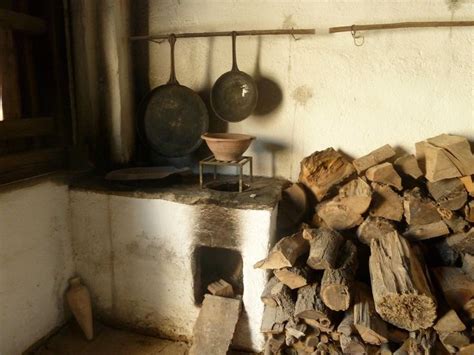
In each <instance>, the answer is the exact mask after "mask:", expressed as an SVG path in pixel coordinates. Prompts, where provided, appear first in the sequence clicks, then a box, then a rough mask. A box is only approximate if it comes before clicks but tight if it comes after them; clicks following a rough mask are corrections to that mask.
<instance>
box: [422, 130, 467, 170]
mask: <svg viewBox="0 0 474 355" xmlns="http://www.w3.org/2000/svg"><path fill="white" fill-rule="evenodd" d="M427 142H428V143H429V144H432V145H433V146H435V147H438V148H442V149H443V150H444V151H445V152H446V154H447V156H448V158H449V159H450V161H451V162H452V163H453V164H454V165H455V166H456V168H457V169H458V171H459V172H460V173H461V174H462V176H466V175H472V174H474V155H473V154H472V152H471V146H470V144H469V141H468V140H467V139H466V138H465V137H461V136H456V135H452V134H440V135H439V136H436V137H433V138H429V139H427Z"/></svg>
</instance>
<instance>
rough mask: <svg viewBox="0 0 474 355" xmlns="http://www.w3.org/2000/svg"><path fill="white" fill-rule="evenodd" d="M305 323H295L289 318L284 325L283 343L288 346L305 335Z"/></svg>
mask: <svg viewBox="0 0 474 355" xmlns="http://www.w3.org/2000/svg"><path fill="white" fill-rule="evenodd" d="M306 327H307V326H306V324H304V323H297V322H296V321H294V320H293V319H290V320H289V321H288V322H287V323H286V325H285V343H286V345H288V346H291V345H293V344H295V343H296V342H297V341H298V340H299V339H301V338H303V337H304V336H305V331H306Z"/></svg>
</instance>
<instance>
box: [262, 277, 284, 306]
mask: <svg viewBox="0 0 474 355" xmlns="http://www.w3.org/2000/svg"><path fill="white" fill-rule="evenodd" d="M279 283H280V281H279V280H278V279H277V278H276V277H272V278H271V279H270V280H268V282H267V284H266V285H265V288H264V289H263V292H262V295H261V296H260V299H261V300H262V302H263V303H265V304H267V305H269V306H273V307H276V306H277V302H276V301H275V296H274V293H277V292H279V291H281V290H282V288H281V287H278V288H275V291H273V288H274V287H275V286H276V285H277V284H279Z"/></svg>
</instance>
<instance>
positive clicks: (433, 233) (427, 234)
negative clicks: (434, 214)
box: [403, 221, 449, 240]
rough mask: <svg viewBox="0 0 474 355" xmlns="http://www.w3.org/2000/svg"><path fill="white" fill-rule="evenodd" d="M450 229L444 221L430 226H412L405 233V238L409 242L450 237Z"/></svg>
mask: <svg viewBox="0 0 474 355" xmlns="http://www.w3.org/2000/svg"><path fill="white" fill-rule="evenodd" d="M448 234H449V229H448V226H447V225H446V223H444V222H443V221H438V222H433V223H430V224H419V225H411V226H409V227H408V229H407V230H406V231H405V232H404V233H403V236H404V237H406V238H407V239H409V240H425V239H431V238H436V237H440V236H443V235H448Z"/></svg>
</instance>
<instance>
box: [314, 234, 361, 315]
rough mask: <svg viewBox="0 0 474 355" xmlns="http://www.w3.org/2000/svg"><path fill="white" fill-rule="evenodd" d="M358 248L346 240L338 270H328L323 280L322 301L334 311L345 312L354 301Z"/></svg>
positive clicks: (339, 259) (325, 271)
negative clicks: (353, 292) (353, 289)
mask: <svg viewBox="0 0 474 355" xmlns="http://www.w3.org/2000/svg"><path fill="white" fill-rule="evenodd" d="M357 266H358V265H357V248H356V246H355V245H354V243H353V242H351V241H350V240H346V242H345V243H344V245H343V247H342V249H341V252H340V255H339V257H338V261H337V268H334V269H326V270H324V273H323V278H322V280H321V293H320V295H321V299H322V300H323V302H324V304H325V305H326V306H327V307H328V308H330V309H332V310H333V311H345V310H347V309H348V308H349V306H350V304H351V299H352V296H351V295H352V291H351V288H352V284H353V281H354V276H355V273H356V271H357Z"/></svg>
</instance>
